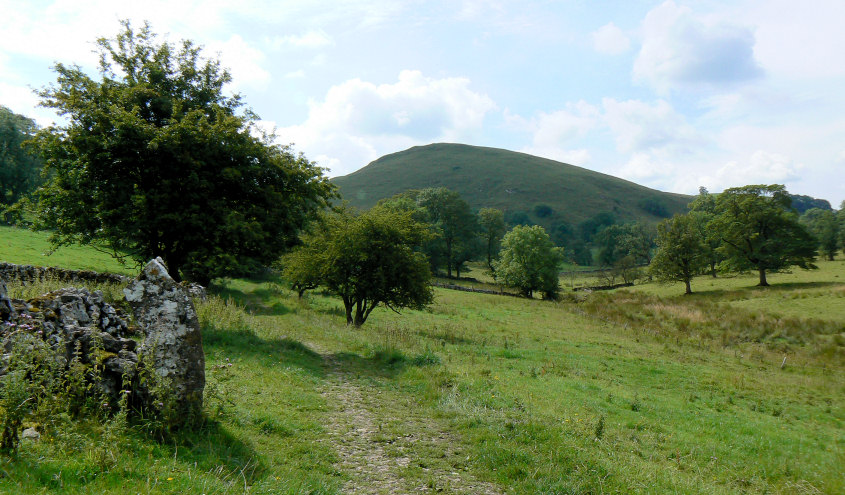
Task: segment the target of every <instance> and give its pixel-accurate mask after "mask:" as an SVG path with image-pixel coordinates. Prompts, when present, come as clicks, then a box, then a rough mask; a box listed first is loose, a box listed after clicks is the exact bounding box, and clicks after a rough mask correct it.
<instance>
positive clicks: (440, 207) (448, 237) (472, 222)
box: [417, 187, 478, 278]
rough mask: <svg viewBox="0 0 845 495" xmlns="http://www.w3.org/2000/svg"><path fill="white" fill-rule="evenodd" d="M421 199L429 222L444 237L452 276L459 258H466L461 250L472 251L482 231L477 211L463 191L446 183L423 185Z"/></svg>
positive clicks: (419, 197)
mask: <svg viewBox="0 0 845 495" xmlns="http://www.w3.org/2000/svg"><path fill="white" fill-rule="evenodd" d="M417 201H418V203H419V205H420V206H422V207H423V208H425V210H426V212H427V213H428V220H429V223H431V224H432V225H433V226H434V228H435V231H436V232H437V233H438V234H439V237H440V239H442V241H443V243H442V253H439V255H440V256H442V257H443V258H444V259H445V264H446V275H447V276H448V277H449V278H451V277H452V269H453V268H456V266H457V265H458V260H459V258H464V256H463V255H462V256H458V254H459V253H462V252H464V253H465V252H467V251H469V250H470V246H471V245H472V243H473V242H475V237H476V233H477V232H478V224H477V223H476V218H475V215H473V213H472V210H471V209H470V206H469V203H467V202H466V201H464V199H463V198H461V195H460V194H458V193H457V192H455V191H450V190H449V189H446V188H445V187H438V188H429V189H423V190H421V191H420V192H419V196H418V199H417ZM463 261H466V259H463ZM463 261H462V262H463Z"/></svg>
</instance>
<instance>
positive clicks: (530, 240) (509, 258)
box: [493, 225, 563, 299]
mask: <svg viewBox="0 0 845 495" xmlns="http://www.w3.org/2000/svg"><path fill="white" fill-rule="evenodd" d="M562 261H563V249H562V248H559V247H555V245H554V244H553V243H552V240H551V239H550V238H549V236H548V234H546V231H545V230H544V229H543V227H540V226H539V225H533V226H530V227H529V226H522V225H518V226H516V227H514V228H513V229H512V230H511V231H510V232H508V233H507V234H505V237H504V238H503V239H502V250H501V251H500V252H499V258H498V259H497V260H495V261H494V262H493V267H494V268H495V272H496V280H498V281H499V282H501V283H503V284H505V285H507V286H509V287H515V288H517V289H519V292H520V293H521V294H522V295H523V296H525V297H533V294H534V292H536V291H540V292H542V293H543V298H544V299H554V298H556V297H557V294H558V291H559V290H560V284H559V280H558V274H559V266H560V263H561V262H562Z"/></svg>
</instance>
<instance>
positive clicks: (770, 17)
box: [0, 0, 845, 208]
mask: <svg viewBox="0 0 845 495" xmlns="http://www.w3.org/2000/svg"><path fill="white" fill-rule="evenodd" d="M0 18H2V19H4V20H3V28H2V30H0V105H4V106H6V107H9V108H11V109H12V110H13V111H15V112H17V113H20V114H24V115H27V116H29V117H32V118H34V119H35V120H36V121H37V122H38V123H39V124H40V125H50V124H52V123H54V122H59V123H61V121H60V120H58V118H57V116H56V115H55V114H53V113H51V111H50V110H49V109H45V108H41V107H39V106H38V103H39V100H38V97H37V95H36V94H35V93H34V91H33V90H35V89H39V88H43V87H44V86H46V85H48V84H50V83H53V82H55V80H56V75H55V72H53V70H52V66H53V65H54V64H55V63H57V62H59V63H63V64H78V65H79V66H81V67H82V68H83V69H84V70H86V71H87V72H89V74H90V75H92V76H96V75H97V56H96V54H95V52H94V41H95V40H96V39H97V38H98V37H113V36H115V35H116V34H117V33H118V32H119V30H120V20H121V19H128V20H130V21H131V22H132V23H133V25H134V26H136V27H137V26H141V25H142V24H143V22H144V21H148V22H149V23H150V25H151V27H152V29H153V31H154V32H156V33H159V34H160V35H161V36H162V40H168V41H171V42H178V41H179V40H182V39H190V40H193V41H194V42H196V43H198V44H200V45H202V46H203V47H204V51H203V53H204V54H205V55H206V56H208V57H211V58H218V59H219V60H220V61H221V62H222V63H223V65H224V66H226V67H228V68H229V69H230V71H231V73H232V76H233V82H232V84H231V85H230V87H229V88H227V89H228V91H230V92H232V93H235V92H237V93H240V94H241V95H242V97H243V99H244V101H245V103H246V104H247V105H248V106H249V107H250V108H251V109H252V110H253V111H255V112H256V113H257V114H258V115H259V116H260V118H261V125H262V126H263V127H264V128H266V129H275V130H276V133H277V135H278V140H279V142H280V143H282V144H288V143H292V144H293V147H294V149H295V150H296V151H299V152H303V153H304V154H305V155H306V156H307V157H308V158H309V159H311V160H313V161H315V162H317V163H318V164H319V165H320V166H322V167H325V168H326V169H328V170H327V173H328V175H330V176H338V175H345V174H348V173H351V172H353V171H355V170H357V169H359V168H361V167H363V166H365V165H367V164H368V163H369V162H371V161H372V160H375V159H376V158H379V157H380V156H383V155H385V154H388V153H394V152H397V151H402V150H405V149H407V148H409V147H411V146H416V145H424V144H429V143H434V142H457V143H466V144H472V145H479V146H490V147H496V148H505V149H509V150H514V151H521V152H525V153H531V154H534V155H538V156H542V157H546V158H551V159H555V160H559V161H562V162H566V163H570V164H573V165H578V166H581V167H584V168H588V169H591V170H596V171H599V172H603V173H606V174H610V175H614V176H617V177H622V178H625V179H628V180H631V181H633V182H636V183H639V184H643V185H646V186H649V187H653V188H655V189H660V190H663V191H671V192H678V193H686V194H695V193H697V192H698V188H699V187H700V186H703V187H706V188H707V189H708V190H710V192H718V191H721V190H723V189H724V188H727V187H736V186H741V185H746V184H773V183H778V184H785V185H786V187H787V189H788V190H789V191H790V192H792V193H794V194H806V195H810V196H814V197H817V198H823V199H827V200H829V201H830V202H831V204H832V205H833V207H834V208H838V207H839V205H840V202H842V201H843V200H845V91H843V89H845V30H843V29H842V26H841V23H842V19H845V2H843V1H841V0H830V1H825V0H814V1H810V2H795V1H794V0H734V1H716V0H712V1H711V0H702V1H683V0H674V1H672V0H670V1H665V2H654V1H637V0H625V1H612V0H608V1H587V0H571V1H569V0H560V1H552V0H545V1H530V0H519V1H516V0H514V1H510V0H500V1H482V0H447V1H437V0H432V1H413V0H409V1H400V0H388V1H380V0H331V1H316V0H315V1H284V0H278V1H250V0H242V1H240V2H232V1H230V0H226V1H222V0H205V1H193V0H179V1H176V2H174V1H160V0H146V1H144V2H137V1H136V2H121V1H116V0H107V1H102V0H88V1H70V0H63V1H38V0H33V1H28V2H20V1H10V0H0Z"/></svg>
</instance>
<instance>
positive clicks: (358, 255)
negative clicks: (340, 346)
mask: <svg viewBox="0 0 845 495" xmlns="http://www.w3.org/2000/svg"><path fill="white" fill-rule="evenodd" d="M428 235H429V233H428V230H427V228H426V226H425V225H423V224H421V223H419V222H416V221H414V219H413V218H412V217H411V213H410V212H401V211H395V210H389V209H386V208H380V207H376V208H373V209H372V210H369V211H368V212H366V213H363V214H361V215H360V216H355V215H353V214H352V213H350V212H349V211H347V210H341V211H340V212H338V213H334V214H330V215H327V216H326V218H325V220H324V221H323V222H321V226H320V228H317V229H315V232H314V233H313V234H310V235H308V236H306V237H305V239H304V244H303V245H302V246H299V247H297V248H295V249H294V250H293V251H292V252H291V253H289V254H288V255H286V256H285V257H284V258H283V259H282V264H283V265H284V266H285V270H284V274H285V276H287V277H290V281H291V282H293V283H294V284H300V286H304V285H306V284H307V285H314V284H317V283H319V284H320V285H322V286H324V287H326V288H327V289H328V290H329V291H330V292H332V293H334V294H336V295H338V296H340V298H341V299H342V300H343V306H344V309H345V311H346V323H347V325H355V326H356V327H360V326H361V325H363V324H364V322H365V321H367V317H369V316H370V313H372V311H373V310H374V309H375V308H376V307H378V306H379V305H384V306H386V307H388V308H390V309H392V310H394V311H397V312H398V309H400V308H413V309H422V308H423V307H425V306H427V305H428V304H430V303H431V301H432V299H433V292H432V290H431V286H430V282H431V272H430V271H429V269H428V261H427V260H426V257H425V255H424V254H422V253H420V252H417V251H415V248H418V247H419V246H420V245H421V244H422V242H423V241H425V240H426V238H427V237H428Z"/></svg>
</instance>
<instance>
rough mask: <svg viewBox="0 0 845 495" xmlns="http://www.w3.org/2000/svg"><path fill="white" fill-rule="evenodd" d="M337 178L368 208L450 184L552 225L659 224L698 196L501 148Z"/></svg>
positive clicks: (409, 155)
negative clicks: (605, 219) (596, 220)
mask: <svg viewBox="0 0 845 495" xmlns="http://www.w3.org/2000/svg"><path fill="white" fill-rule="evenodd" d="M332 181H333V182H334V183H335V184H337V185H338V187H339V188H340V193H341V195H342V196H343V199H344V200H347V201H349V203H350V204H351V205H353V206H356V207H358V208H362V209H367V208H370V207H372V206H374V205H375V204H376V203H377V202H378V201H379V200H380V199H382V198H387V197H390V196H393V195H394V194H397V193H400V192H403V191H406V190H408V189H423V188H427V187H441V186H442V187H447V188H449V189H452V190H453V191H457V192H458V193H460V195H461V196H462V197H463V198H464V199H465V200H466V201H467V202H468V203H469V204H470V205H471V206H472V207H473V208H475V209H479V208H483V207H491V208H499V209H501V210H503V211H505V214H506V218H507V219H508V220H509V221H510V223H529V222H530V223H536V224H538V225H543V226H545V227H546V228H549V227H550V226H552V225H555V224H560V223H567V224H570V225H575V224H578V223H580V222H583V221H585V220H588V219H590V218H593V217H594V216H596V215H598V214H600V213H611V214H612V215H613V216H614V217H615V218H616V219H617V220H618V221H622V222H624V221H633V220H638V221H644V222H648V223H654V222H656V221H658V220H660V219H661V218H663V217H668V216H671V215H672V214H674V213H677V212H682V211H685V209H686V205H687V203H689V202H690V201H691V200H692V197H690V196H686V195H682V194H674V193H665V192H661V191H657V190H654V189H649V188H647V187H644V186H641V185H638V184H635V183H633V182H629V181H626V180H623V179H619V178H617V177H613V176H610V175H606V174H602V173H599V172H594V171H592V170H587V169H585V168H581V167H576V166H574V165H569V164H566V163H561V162H557V161H554V160H549V159H546V158H540V157H537V156H533V155H529V154H525V153H518V152H515V151H508V150H503V149H497V148H486V147H481V146H470V145H465V144H448V143H437V144H430V145H427V146H415V147H413V148H410V149H407V150H405V151H400V152H398V153H392V154H389V155H385V156H383V157H381V158H379V159H378V160H375V161H373V162H371V163H370V164H369V165H367V166H366V167H364V168H362V169H360V170H358V171H356V172H353V173H351V174H349V175H346V176H342V177H335V178H334V179H332Z"/></svg>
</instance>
